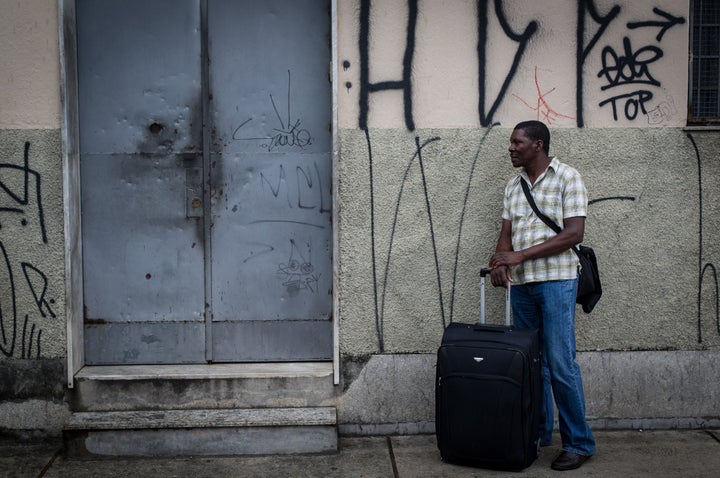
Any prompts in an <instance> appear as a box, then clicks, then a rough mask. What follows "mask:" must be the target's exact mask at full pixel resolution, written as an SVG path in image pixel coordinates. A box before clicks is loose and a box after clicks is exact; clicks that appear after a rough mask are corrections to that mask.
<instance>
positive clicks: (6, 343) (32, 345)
mask: <svg viewBox="0 0 720 478" xmlns="http://www.w3.org/2000/svg"><path fill="white" fill-rule="evenodd" d="M33 189H34V194H33V193H31V191H32V190H33ZM0 191H1V192H4V197H5V198H6V199H9V204H8V202H7V201H5V203H4V205H3V206H2V207H0V213H8V214H12V215H21V216H22V220H21V221H20V225H21V226H23V227H25V226H27V225H28V216H31V215H35V216H36V219H37V223H38V224H39V226H40V235H41V239H42V242H43V243H45V244H47V242H48V237H47V231H46V229H45V214H44V211H43V205H42V181H41V175H40V173H39V172H37V171H35V170H34V169H32V168H31V167H30V142H28V141H26V142H25V143H24V150H23V164H22V165H16V164H10V163H2V164H0ZM31 201H34V202H35V203H36V204H35V207H36V210H32V211H31V210H30V209H29V206H30V205H31ZM20 242H21V241H17V243H20ZM19 264H20V268H21V270H22V273H23V275H24V277H25V283H24V284H25V285H26V286H27V291H28V292H29V293H30V294H31V295H32V297H33V300H34V302H35V307H36V309H35V310H33V311H32V312H30V311H23V312H21V311H20V310H18V309H19V300H18V297H19V295H18V294H20V292H21V291H20V290H19V289H18V286H20V284H19V283H18V282H17V281H16V277H15V272H14V270H13V269H14V268H13V261H12V260H11V258H10V255H9V252H8V250H7V248H6V246H5V244H4V243H3V241H2V240H0V352H2V354H3V355H5V356H6V357H14V356H17V355H18V353H19V358H39V357H40V356H41V352H42V351H41V347H40V345H41V337H42V329H41V328H40V325H39V324H38V323H37V321H36V320H33V314H35V313H36V312H39V314H40V318H41V319H54V318H56V317H57V315H56V313H55V311H54V310H53V307H54V304H55V300H54V299H52V298H50V297H49V296H48V278H47V276H46V275H45V273H44V272H43V271H42V270H41V269H40V268H38V267H36V266H35V265H33V264H31V263H30V262H27V261H20V262H19ZM25 312H27V313H25ZM19 317H23V320H22V324H20V323H19Z"/></svg>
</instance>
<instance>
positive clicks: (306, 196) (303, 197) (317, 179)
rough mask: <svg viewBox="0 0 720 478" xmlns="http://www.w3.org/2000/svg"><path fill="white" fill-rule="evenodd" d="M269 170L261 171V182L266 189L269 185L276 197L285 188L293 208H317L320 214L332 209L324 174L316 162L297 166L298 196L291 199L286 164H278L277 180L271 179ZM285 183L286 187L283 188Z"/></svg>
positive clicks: (286, 197)
mask: <svg viewBox="0 0 720 478" xmlns="http://www.w3.org/2000/svg"><path fill="white" fill-rule="evenodd" d="M271 179H272V178H270V177H269V174H268V173H267V172H261V173H260V183H261V185H262V188H263V189H265V185H267V186H268V187H269V189H270V193H271V194H272V195H273V197H275V198H279V197H280V192H281V190H283V189H284V190H285V199H286V201H287V204H288V208H290V209H293V208H294V207H297V208H299V209H317V211H318V212H319V213H320V214H325V213H329V212H330V211H331V207H330V204H329V203H330V200H329V199H327V197H326V196H327V194H328V193H329V189H328V191H325V189H326V188H325V187H324V185H323V178H322V174H321V173H320V168H319V167H318V165H317V163H316V162H313V165H312V167H303V166H295V184H296V186H297V190H296V196H297V197H296V198H295V199H294V200H293V199H291V195H292V192H291V188H289V187H287V185H288V179H287V173H286V172H285V166H284V165H282V164H281V165H280V166H278V174H277V180H276V181H275V182H274V184H273V181H272V180H271ZM283 185H285V186H286V187H285V188H283Z"/></svg>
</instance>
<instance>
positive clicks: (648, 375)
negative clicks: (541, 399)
mask: <svg viewBox="0 0 720 478" xmlns="http://www.w3.org/2000/svg"><path fill="white" fill-rule="evenodd" d="M577 361H578V363H579V364H580V368H581V370H582V374H583V382H584V387H585V398H586V402H587V415H588V420H589V422H590V425H591V426H592V427H593V428H594V429H641V428H642V429H680V428H687V429H692V428H717V427H718V426H720V381H717V380H710V381H708V380H707V377H720V351H714V350H707V351H633V352H622V351H619V352H581V353H579V354H578V357H577ZM435 362H436V358H435V354H403V355H399V354H392V355H391V354H388V355H373V356H371V357H370V358H369V360H368V361H367V363H366V364H365V365H364V366H363V367H361V368H358V369H357V371H356V373H354V374H353V375H352V376H345V380H346V383H345V384H344V385H345V387H346V390H345V392H344V393H343V394H342V396H341V397H340V399H339V400H338V424H339V425H338V429H339V431H340V433H341V434H342V435H379V434H406V433H433V432H434V425H433V424H434V421H435V395H434V386H435Z"/></svg>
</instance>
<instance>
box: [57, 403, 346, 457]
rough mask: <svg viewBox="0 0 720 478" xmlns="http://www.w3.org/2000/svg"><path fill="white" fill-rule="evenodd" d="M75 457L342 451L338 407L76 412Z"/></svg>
mask: <svg viewBox="0 0 720 478" xmlns="http://www.w3.org/2000/svg"><path fill="white" fill-rule="evenodd" d="M63 437H64V441H65V449H66V452H67V454H68V455H69V456H73V457H98V456H105V457H112V456H174V455H255V454H292V453H332V452H336V451H337V412H336V410H335V408H334V407H306V408H272V409H261V408H254V409H194V410H134V411H104V412H76V413H73V414H72V416H71V418H70V419H69V421H68V422H67V424H66V426H65V429H64V432H63Z"/></svg>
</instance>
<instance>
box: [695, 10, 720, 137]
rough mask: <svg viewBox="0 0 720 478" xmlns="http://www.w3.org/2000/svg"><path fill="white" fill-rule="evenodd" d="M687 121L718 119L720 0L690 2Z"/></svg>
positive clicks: (697, 122) (703, 121)
mask: <svg viewBox="0 0 720 478" xmlns="http://www.w3.org/2000/svg"><path fill="white" fill-rule="evenodd" d="M690 11H691V30H690V35H691V38H690V44H691V45H692V56H691V61H690V111H689V117H688V122H689V123H691V124H702V123H718V122H720V97H719V96H718V92H719V91H720V0H693V1H692V5H691V10H690Z"/></svg>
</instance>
